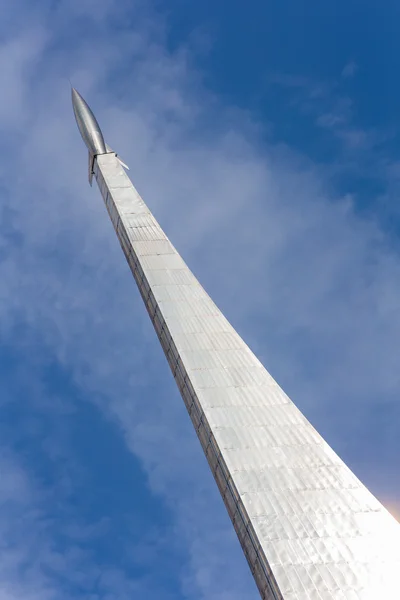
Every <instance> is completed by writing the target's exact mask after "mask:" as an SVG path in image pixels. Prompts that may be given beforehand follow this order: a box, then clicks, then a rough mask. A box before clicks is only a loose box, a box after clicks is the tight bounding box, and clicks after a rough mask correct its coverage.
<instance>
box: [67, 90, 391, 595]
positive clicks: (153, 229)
mask: <svg viewBox="0 0 400 600" xmlns="http://www.w3.org/2000/svg"><path fill="white" fill-rule="evenodd" d="M72 100H73V105H74V112H75V117H76V120H77V124H78V127H79V130H80V132H81V135H82V137H83V140H84V141H85V144H86V146H87V148H88V150H89V178H90V180H91V178H92V175H94V176H95V178H96V181H97V183H98V186H99V189H100V191H101V194H102V196H103V199H104V202H105V205H106V207H107V210H108V213H109V215H110V218H111V221H112V223H113V226H114V229H115V231H116V233H117V236H118V239H119V241H120V244H121V247H122V250H123V252H124V254H125V257H126V259H127V261H128V264H129V266H130V269H131V271H132V274H133V277H134V279H135V281H136V283H137V286H138V288H139V291H140V294H141V296H142V299H143V302H144V304H145V306H146V309H147V312H148V313H149V316H150V319H151V321H152V323H153V325H154V329H155V331H156V334H157V336H158V339H159V341H160V343H161V346H162V348H163V350H164V353H165V356H166V358H167V360H168V363H169V365H170V367H171V371H172V374H173V377H174V378H175V381H176V384H177V386H178V389H179V391H180V393H181V396H182V398H183V401H184V403H185V405H186V408H187V410H188V412H189V415H190V418H191V420H192V423H193V425H194V428H195V431H196V434H197V436H198V438H199V440H200V443H201V446H202V448H203V450H204V453H205V455H206V457H207V460H208V463H209V466H210V469H211V471H212V474H213V476H214V478H215V481H216V483H217V485H218V488H219V491H220V493H221V496H222V499H223V501H224V503H225V506H226V508H227V510H228V513H229V516H230V518H231V520H232V523H233V526H234V528H235V530H236V533H237V535H238V538H239V540H240V543H241V546H242V548H243V551H244V554H245V556H246V559H247V561H248V563H249V566H250V569H251V571H252V573H253V576H254V579H255V581H256V583H257V586H258V589H259V591H260V594H261V597H262V598H263V599H264V600H378V599H380V598H382V599H384V600H398V599H399V598H400V524H399V523H398V522H397V521H396V520H395V519H394V517H392V516H391V515H390V514H389V513H388V511H387V510H386V509H385V508H384V507H383V506H382V505H381V504H380V503H379V502H378V500H377V499H376V498H375V497H374V496H373V495H372V494H371V493H370V492H369V491H368V490H367V488H366V487H365V486H364V485H363V484H362V483H361V482H360V481H359V480H358V479H357V477H356V476H355V475H354V474H353V473H352V472H351V470H350V469H349V468H348V467H347V466H346V465H345V464H344V462H343V461H342V460H341V459H340V458H339V457H338V456H337V455H336V454H335V452H334V451H333V450H332V449H331V448H330V447H329V446H328V444H327V443H326V442H325V441H324V440H323V439H322V437H321V436H320V435H319V434H318V433H317V431H316V430H315V429H314V428H313V426H312V425H311V424H310V423H309V422H308V421H307V419H306V418H305V416H304V415H303V414H302V413H301V412H300V410H299V409H298V408H297V407H296V406H295V405H294V404H293V402H292V401H291V400H290V399H289V398H288V396H287V395H286V394H285V393H284V391H283V390H282V389H281V388H280V387H279V385H278V384H277V383H276V382H275V381H274V379H273V378H272V377H271V375H270V374H269V373H268V371H267V370H266V369H265V368H264V366H263V365H262V364H261V363H260V361H259V360H258V359H257V358H256V356H255V355H254V354H253V353H252V351H251V350H250V349H249V347H248V346H247V345H246V344H245V342H244V341H243V340H242V339H241V338H240V336H239V335H238V333H237V332H236V331H235V329H234V328H233V327H232V326H231V325H230V324H229V322H228V321H227V320H226V318H225V317H224V316H223V314H222V313H221V311H220V310H219V309H218V308H217V306H216V305H215V304H214V302H213V301H212V300H211V298H210V297H209V296H208V294H207V293H206V292H205V290H204V289H203V288H202V287H201V285H200V283H199V282H198V281H197V279H196V278H195V277H194V275H193V274H192V272H191V271H190V269H189V268H188V267H187V265H186V264H185V262H184V261H183V259H182V258H181V256H180V255H179V253H178V252H177V251H176V249H175V248H174V246H173V245H172V244H171V242H170V241H169V239H168V238H167V236H166V235H165V233H164V232H163V230H162V229H161V227H160V225H159V224H158V223H157V221H156V219H155V218H154V216H153V215H152V213H151V212H150V210H149V209H148V207H147V206H146V204H145V203H144V202H143V200H142V199H141V197H140V196H139V194H138V192H137V191H136V189H135V188H134V186H133V185H132V183H131V181H130V179H129V178H128V176H127V174H126V173H125V172H124V170H123V169H122V168H121V163H120V162H119V160H118V159H117V157H116V154H115V153H114V152H113V151H112V150H111V149H110V148H108V147H107V145H106V144H105V142H104V138H103V135H102V132H101V129H100V127H99V125H98V123H97V121H96V119H95V117H94V115H93V113H92V111H91V110H90V108H89V107H88V105H87V104H86V102H85V101H84V100H83V98H82V97H81V96H80V95H79V94H78V92H77V91H76V90H74V89H73V90H72ZM271 293H273V290H272V291H271ZM154 418H155V419H156V418H157V415H154ZM160 452H161V449H160Z"/></svg>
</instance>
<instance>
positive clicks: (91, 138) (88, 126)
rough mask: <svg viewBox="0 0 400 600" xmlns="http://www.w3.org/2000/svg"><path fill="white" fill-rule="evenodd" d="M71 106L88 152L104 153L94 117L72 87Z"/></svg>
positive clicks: (102, 142) (102, 141) (104, 145)
mask: <svg viewBox="0 0 400 600" xmlns="http://www.w3.org/2000/svg"><path fill="white" fill-rule="evenodd" d="M71 94H72V106H73V108H74V114H75V119H76V123H77V125H78V128H79V131H80V132H81V136H82V139H83V141H84V142H85V144H86V146H87V149H88V150H89V152H90V154H92V155H93V156H96V155H97V154H106V153H107V149H106V144H105V141H104V137H103V134H102V132H101V129H100V125H99V124H98V122H97V120H96V117H95V116H94V114H93V113H92V111H91V110H90V107H89V106H88V105H87V104H86V102H85V100H84V99H83V98H82V96H81V95H80V93H79V92H77V91H76V89H75V88H72V91H71Z"/></svg>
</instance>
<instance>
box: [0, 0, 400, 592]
mask: <svg viewBox="0 0 400 600" xmlns="http://www.w3.org/2000/svg"><path fill="white" fill-rule="evenodd" d="M227 7H228V5H227V3H226V2H225V1H223V0H213V1H211V0H206V1H204V2H201V3H188V2H186V1H184V0H170V1H169V2H168V3H167V2H164V1H163V0H154V1H153V0H152V1H149V0H146V1H145V0H120V1H119V2H118V3H115V2H113V1H112V0H97V1H95V0H68V2H66V1H65V2H62V1H61V0H37V1H36V2H32V1H30V2H28V0H13V2H12V3H11V2H6V1H5V0H0V8H1V21H0V77H1V80H2V85H1V96H0V132H1V135H0V153H1V161H0V211H1V219H0V281H1V284H0V335H1V338H0V340H1V344H0V377H1V382H2V385H1V390H2V391H1V394H0V407H1V420H0V440H1V443H0V504H1V511H0V532H1V536H0V540H1V543H0V600H39V599H40V600H50V599H51V600H66V599H68V600H70V599H72V598H77V599H85V600H114V599H115V600H116V599H118V600H125V599H127V600H128V599H129V600H132V598H138V599H146V600H147V599H148V600H152V599H156V598H157V599H158V600H159V599H161V598H162V599H163V600H172V599H174V600H181V599H182V600H228V599H229V600H239V599H243V598H246V599H254V600H255V599H256V598H257V597H258V593H257V591H256V588H255V585H254V583H253V581H252V579H251V577H250V574H249V570H248V567H247V564H246V563H245V560H244V558H243V557H242V555H241V550H240V548H239V544H238V542H237V540H236V538H235V534H234V532H233V528H232V527H231V525H230V522H229V520H228V517H227V515H226V514H225V509H224V507H223V505H222V501H221V500H220V498H219V497H218V492H217V489H216V486H215V484H214V482H213V480H212V476H211V474H210V473H209V472H208V467H207V464H206V461H205V459H204V457H203V456H202V453H201V449H200V445H199V443H198V441H197V439H196V437H195V435H194V432H193V431H192V425H191V423H190V421H189V418H188V416H187V415H186V412H185V409H184V406H183V402H182V401H181V399H180V398H179V395H178V392H177V390H176V389H175V384H174V382H173V379H172V377H171V375H170V373H169V369H168V367H167V364H166V361H165V359H164V357H163V355H162V351H161V349H160V348H159V344H158V342H157V340H156V337H155V334H154V332H153V331H152V327H151V324H150V322H149V321H148V318H147V314H146V312H145V309H144V307H143V306H142V301H141V299H140V297H139V293H138V291H137V290H136V288H135V284H134V282H133V279H132V277H131V275H130V273H129V270H128V267H127V265H126V263H125V261H124V258H123V255H122V252H121V249H120V248H119V246H118V242H117V239H116V236H115V234H114V231H113V229H112V226H111V224H110V223H109V219H108V216H107V213H106V211H105V208H104V206H103V205H102V201H101V198H100V194H99V191H98V190H97V189H96V187H95V186H93V188H92V189H91V188H90V187H89V185H88V183H87V157H86V150H85V148H84V146H83V143H82V140H81V138H80V136H79V133H78V130H77V128H76V125H75V123H74V118H73V113H72V109H71V105H70V84H69V80H71V81H72V83H73V85H74V86H75V87H76V88H77V89H78V90H79V91H80V92H81V93H82V94H83V95H84V97H85V98H86V99H87V100H88V102H89V104H90V105H91V107H92V108H93V110H94V112H95V114H96V116H97V118H98V120H99V122H100V123H101V125H102V128H103V132H104V134H105V137H106V140H107V142H108V143H109V144H110V145H111V146H112V147H113V148H114V149H116V150H117V151H118V152H119V153H120V155H121V156H122V158H123V159H124V160H125V161H126V162H127V163H128V164H129V165H130V169H131V170H130V175H131V177H132V179H133V182H134V184H135V185H136V187H137V188H138V190H139V192H140V193H141V194H142V195H143V197H144V199H145V201H146V202H147V203H148V205H149V206H150V208H151V209H152V210H153V211H154V213H155V215H156V217H157V219H158V220H159V221H160V223H161V225H162V226H163V228H164V229H165V230H166V232H167V234H168V235H169V236H170V238H171V239H172V240H173V242H174V244H175V245H176V247H177V248H178V250H179V251H180V252H181V253H182V255H183V257H184V258H185V260H186V261H187V262H188V263H189V265H190V266H191V267H192V269H193V271H194V273H195V274H196V276H198V278H199V279H200V281H201V282H202V284H203V285H204V286H205V288H206V289H207V291H208V292H209V293H210V294H211V296H212V297H213V298H214V300H215V301H216V302H217V304H218V305H219V307H220V308H221V309H222V310H223V311H224V312H225V314H226V316H227V317H228V318H229V320H230V321H231V322H232V323H233V325H234V326H235V327H236V328H237V330H238V331H239V332H240V334H241V335H243V337H244V338H245V340H246V341H247V342H248V343H249V345H250V347H251V348H252V349H253V350H254V351H255V352H256V354H257V355H258V356H259V358H260V359H261V360H262V361H263V362H264V364H265V365H266V367H267V368H268V369H269V370H270V372H271V373H272V375H273V376H274V377H275V378H276V379H277V381H278V382H279V383H280V384H281V385H282V387H283V388H284V389H285V391H286V392H288V393H289V395H290V396H291V397H292V399H293V400H294V401H295V403H296V404H297V405H298V406H299V407H300V408H301V409H302V410H303V411H304V412H305V414H306V415H307V417H308V418H309V419H310V420H311V422H312V423H313V424H314V425H315V426H316V427H317V428H318V430H319V431H320V432H321V433H322V434H323V435H324V437H325V438H326V439H327V441H328V442H329V443H330V444H331V445H332V446H333V447H334V449H335V450H336V451H337V452H338V454H339V455H340V456H341V457H342V458H343V459H344V460H345V461H346V462H347V463H348V464H349V465H350V466H351V468H352V469H353V470H354V471H355V473H356V474H357V475H358V476H359V477H360V478H361V480H362V481H363V482H364V483H365V484H366V485H367V486H368V487H369V488H370V489H371V490H372V492H373V493H374V494H376V495H377V497H378V498H379V499H380V500H381V501H382V502H383V503H384V504H385V505H386V506H387V507H388V508H389V509H390V510H391V511H392V512H393V513H394V514H397V515H398V514H399V512H400V477H399V471H398V457H399V455H400V435H399V429H400V404H399V392H400V368H399V352H398V347H399V341H400V307H399V301H398V299H399V297H400V256H399V252H400V245H399V231H400V215H399V203H398V196H399V191H400V160H399V156H400V138H399V135H400V130H399V125H398V123H399V120H398V107H399V106H400V87H399V84H398V78H396V76H395V75H394V74H395V73H397V72H398V71H399V67H400V65H398V64H397V63H398V62H399V61H400V58H399V57H400V47H399V46H400V40H399V38H398V36H397V29H396V28H395V23H398V18H399V12H400V8H399V6H398V4H397V3H395V2H394V0H385V10H383V8H382V7H380V6H378V4H377V3H374V2H372V0H368V1H367V2H366V3H364V4H363V6H362V7H361V6H360V4H359V2H358V1H356V0H347V1H346V2H345V1H344V0H339V2H336V3H333V4H331V5H330V6H329V7H328V6H327V5H326V4H325V3H321V2H317V0H312V1H311V2H304V1H300V2H299V1H296V2H295V1H294V0H282V1H281V2H279V3H272V2H265V1H264V0H250V2H247V3H243V2H240V1H239V0H231V2H229V10H227ZM361 9H362V10H361Z"/></svg>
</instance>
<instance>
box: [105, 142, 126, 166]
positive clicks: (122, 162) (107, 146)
mask: <svg viewBox="0 0 400 600" xmlns="http://www.w3.org/2000/svg"><path fill="white" fill-rule="evenodd" d="M106 149H107V152H112V153H113V154H115V156H116V157H117V159H118V161H119V162H120V164H121V165H122V166H123V167H124V169H127V170H128V171H129V167H128V165H127V164H126V163H124V161H123V160H121V159H120V157H119V156H118V154H117V153H116V152H115V151H114V150H113V149H112V148H111V147H110V146H109V145H108V144H107V143H106Z"/></svg>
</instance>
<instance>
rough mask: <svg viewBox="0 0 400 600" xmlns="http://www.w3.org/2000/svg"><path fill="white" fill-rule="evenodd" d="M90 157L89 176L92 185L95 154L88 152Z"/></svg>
mask: <svg viewBox="0 0 400 600" xmlns="http://www.w3.org/2000/svg"><path fill="white" fill-rule="evenodd" d="M88 158H89V164H88V177H89V183H90V185H92V179H93V167H94V158H95V157H94V156H93V154H91V153H90V152H89V153H88Z"/></svg>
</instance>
